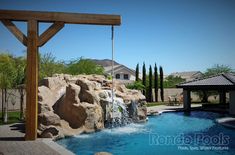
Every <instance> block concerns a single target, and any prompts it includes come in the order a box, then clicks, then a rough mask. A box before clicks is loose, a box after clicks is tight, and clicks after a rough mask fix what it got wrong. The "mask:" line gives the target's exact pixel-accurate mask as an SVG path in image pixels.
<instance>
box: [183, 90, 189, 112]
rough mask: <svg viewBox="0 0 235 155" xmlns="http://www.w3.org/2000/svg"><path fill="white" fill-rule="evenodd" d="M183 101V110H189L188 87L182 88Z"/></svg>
mask: <svg viewBox="0 0 235 155" xmlns="http://www.w3.org/2000/svg"><path fill="white" fill-rule="evenodd" d="M183 97H184V98H183V103H184V110H185V111H190V110H191V91H190V90H188V89H183Z"/></svg>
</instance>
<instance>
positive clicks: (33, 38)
mask: <svg viewBox="0 0 235 155" xmlns="http://www.w3.org/2000/svg"><path fill="white" fill-rule="evenodd" d="M27 37H28V40H27V77H26V80H27V84H26V91H27V94H26V95H27V96H26V134H25V139H26V140H35V139H36V138H37V124H38V121H37V114H38V111H37V109H38V44H37V42H38V21H36V20H29V21H28V36H27Z"/></svg>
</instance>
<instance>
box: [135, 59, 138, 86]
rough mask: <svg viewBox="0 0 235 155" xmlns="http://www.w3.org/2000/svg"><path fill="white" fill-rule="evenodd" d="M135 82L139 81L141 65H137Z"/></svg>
mask: <svg viewBox="0 0 235 155" xmlns="http://www.w3.org/2000/svg"><path fill="white" fill-rule="evenodd" d="M135 81H137V82H138V81H139V63H138V64H137V65H136V70H135Z"/></svg>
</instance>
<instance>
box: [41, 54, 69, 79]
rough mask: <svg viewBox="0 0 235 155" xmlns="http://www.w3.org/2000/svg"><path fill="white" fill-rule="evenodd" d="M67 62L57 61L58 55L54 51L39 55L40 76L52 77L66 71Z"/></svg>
mask: <svg viewBox="0 0 235 155" xmlns="http://www.w3.org/2000/svg"><path fill="white" fill-rule="evenodd" d="M65 67H66V66H65V64H64V62H61V61H56V57H55V56H53V55H52V53H45V54H42V55H39V78H40V79H43V78H44V77H50V76H52V75H53V74H55V73H58V74H59V73H64V72H65Z"/></svg>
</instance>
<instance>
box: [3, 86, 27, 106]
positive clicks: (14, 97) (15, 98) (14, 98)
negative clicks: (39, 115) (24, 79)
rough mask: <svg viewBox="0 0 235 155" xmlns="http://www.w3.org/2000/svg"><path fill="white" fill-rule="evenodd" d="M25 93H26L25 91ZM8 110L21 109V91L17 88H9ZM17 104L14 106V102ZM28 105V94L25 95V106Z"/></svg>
mask: <svg viewBox="0 0 235 155" xmlns="http://www.w3.org/2000/svg"><path fill="white" fill-rule="evenodd" d="M24 94H25V93H24ZM7 100H8V110H19V109H20V93H19V91H18V90H17V89H8V90H7ZM14 102H15V105H14V106H13V103H14ZM25 106H26V95H24V108H25ZM0 110H2V90H1V89H0Z"/></svg>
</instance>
